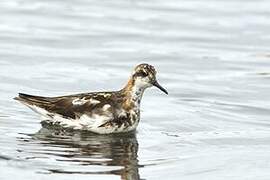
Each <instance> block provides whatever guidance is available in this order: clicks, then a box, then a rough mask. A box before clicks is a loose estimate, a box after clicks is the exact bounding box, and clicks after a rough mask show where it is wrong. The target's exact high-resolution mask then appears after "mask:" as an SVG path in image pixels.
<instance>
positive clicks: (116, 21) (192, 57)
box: [0, 0, 270, 180]
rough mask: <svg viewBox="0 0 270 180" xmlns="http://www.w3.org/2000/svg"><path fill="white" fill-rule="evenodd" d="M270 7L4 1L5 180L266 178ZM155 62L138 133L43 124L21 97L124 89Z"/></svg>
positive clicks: (1, 95) (0, 41)
mask: <svg viewBox="0 0 270 180" xmlns="http://www.w3.org/2000/svg"><path fill="white" fill-rule="evenodd" d="M269 7H270V1H267V0H257V1H251V0H245V1H242V0H216V1H214V0H189V1H183V0H166V1H164V0H147V1H145V0H114V1H109V0H66V1H60V0H1V2H0V134H1V136H2V138H1V139H0V179H1V180H7V179H8V180H10V179H16V180H17V179H18V180H19V179H20V180H21V179H35V180H39V179H44V180H45V179H48V178H50V179H51V180H54V179H55V180H56V179H57V180H69V179H70V180H71V179H72V180H73V179H80V180H84V179H88V180H89V179H98V180H99V179H102V180H104V179H110V180H111V179H123V180H133V179H134V180H138V179H146V180H156V179H170V180H171V179H172V180H179V179H181V180H191V179H192V180H198V179H204V180H220V179H224V180H228V179H230V180H254V179H256V180H266V179H269V177H270V171H269V169H270V153H269V152H270V35H269V32H270V21H269V18H270V11H269ZM141 62H147V63H150V64H152V65H154V66H155V67H156V69H157V70H158V79H159V81H160V83H161V84H162V85H163V86H164V87H166V88H167V89H168V91H169V96H166V95H165V94H163V93H162V92H160V91H159V90H157V89H155V88H152V89H150V90H148V91H147V92H146V93H145V95H144V98H143V101H142V113H141V115H142V118H141V122H140V124H139V127H138V129H137V133H136V134H135V135H134V134H122V135H108V136H101V135H94V134H90V133H79V132H74V133H68V134H61V133H57V132H53V131H50V130H48V129H41V125H40V118H39V116H38V115H37V114H35V113H34V112H32V111H31V110H30V109H28V108H26V107H24V106H23V105H21V104H19V103H18V102H15V101H14V100H13V99H12V98H13V97H14V96H16V95H17V93H18V92H24V93H29V94H36V95H44V96H57V95H64V94H72V93H79V92H90V91H103V90H117V89H120V88H121V87H123V85H124V84H125V82H126V81H127V78H128V76H129V75H130V73H131V70H132V68H133V67H134V66H135V65H137V64H138V63H141Z"/></svg>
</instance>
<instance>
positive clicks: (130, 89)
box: [122, 78, 145, 108]
mask: <svg viewBox="0 0 270 180" xmlns="http://www.w3.org/2000/svg"><path fill="white" fill-rule="evenodd" d="M144 90H145V88H144V87H142V86H140V85H138V84H137V83H136V82H135V80H134V79H132V78H130V79H129V81H128V83H127V85H126V86H125V87H124V89H123V90H122V91H123V93H124V95H125V97H126V102H125V103H126V105H127V106H130V107H134V108H139V107H140V104H141V99H142V96H143V93H144Z"/></svg>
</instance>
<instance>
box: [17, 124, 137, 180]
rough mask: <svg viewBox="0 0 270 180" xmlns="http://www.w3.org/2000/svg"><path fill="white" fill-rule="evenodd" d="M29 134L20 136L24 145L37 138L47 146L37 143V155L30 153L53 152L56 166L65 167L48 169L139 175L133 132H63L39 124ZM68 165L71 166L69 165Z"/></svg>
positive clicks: (125, 179) (127, 176) (126, 178)
mask: <svg viewBox="0 0 270 180" xmlns="http://www.w3.org/2000/svg"><path fill="white" fill-rule="evenodd" d="M31 137H32V138H31V140H29V139H27V140H26V139H20V140H22V141H23V142H24V143H23V145H24V146H26V145H27V143H26V142H30V146H31V145H32V144H33V141H35V142H36V141H40V142H41V143H38V144H40V145H44V146H46V148H44V147H43V146H41V147H39V148H40V149H42V151H36V152H37V155H35V154H33V153H35V152H32V151H31V155H33V156H40V153H44V155H46V156H48V155H49V156H56V160H57V162H58V163H60V164H58V165H59V167H64V168H57V169H56V168H48V167H47V166H46V167H44V168H46V169H47V170H48V171H49V172H51V173H65V174H71V173H72V174H74V173H77V174H108V175H110V174H114V175H119V176H120V177H121V179H122V180H130V179H132V180H139V179H140V176H139V171H138V168H139V165H138V159H137V153H138V142H137V138H136V134H135V133H133V132H130V133H123V134H110V135H106V136H105V135H97V134H94V133H89V132H84V131H72V132H71V131H69V132H65V131H58V130H52V129H46V128H42V129H41V130H40V131H39V132H38V133H36V134H34V135H31ZM34 144H36V143H34ZM55 147H57V148H55ZM35 148H37V147H35ZM61 148H62V149H61ZM26 149H29V147H28V148H26ZM54 152H55V153H54ZM67 157H68V159H66V158H67ZM28 158H29V157H28ZM65 163H67V165H66V164H65ZM61 165H62V166H61ZM69 166H70V167H72V168H71V169H70V168H69ZM77 166H79V167H77ZM88 166H89V167H88ZM91 166H94V167H96V166H102V167H121V168H119V169H116V170H106V168H105V170H104V171H100V169H98V168H95V169H91ZM57 167H58V166H57ZM78 169H80V170H78ZM102 169H104V168H101V170H102Z"/></svg>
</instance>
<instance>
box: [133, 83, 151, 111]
mask: <svg viewBox="0 0 270 180" xmlns="http://www.w3.org/2000/svg"><path fill="white" fill-rule="evenodd" d="M147 87H149V85H148V84H146V83H144V82H141V81H135V83H134V86H133V87H132V89H131V92H130V93H131V100H132V101H133V102H134V103H135V104H136V105H137V106H140V103H141V99H142V96H143V93H144V91H145V89H146V88H147Z"/></svg>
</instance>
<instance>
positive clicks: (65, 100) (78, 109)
mask: <svg viewBox="0 0 270 180" xmlns="http://www.w3.org/2000/svg"><path fill="white" fill-rule="evenodd" d="M15 99H16V100H18V101H20V102H22V103H23V104H25V105H27V106H28V107H30V108H31V109H33V110H34V111H36V112H38V113H40V114H41V115H45V116H49V115H50V114H59V115H61V116H63V117H65V118H71V119H76V118H77V117H80V116H82V115H84V114H86V115H89V116H91V115H92V114H93V113H97V114H102V113H104V112H105V111H108V108H110V107H111V106H110V105H109V101H110V99H109V98H107V99H106V97H104V96H98V95H97V94H96V93H87V94H77V95H70V96H61V97H41V96H33V95H28V94H22V93H19V96H18V97H16V98H15ZM106 104H108V105H107V106H106ZM38 108H39V110H37V109H38ZM106 108H107V109H106ZM44 113H45V114H44Z"/></svg>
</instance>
